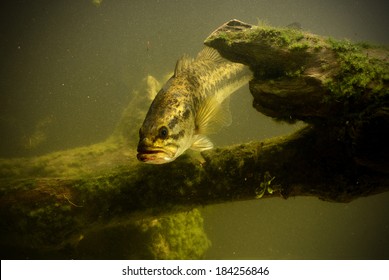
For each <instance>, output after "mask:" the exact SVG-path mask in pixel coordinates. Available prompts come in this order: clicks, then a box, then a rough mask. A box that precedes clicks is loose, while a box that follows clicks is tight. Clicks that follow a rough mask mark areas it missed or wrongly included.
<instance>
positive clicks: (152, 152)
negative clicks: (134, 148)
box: [136, 147, 174, 164]
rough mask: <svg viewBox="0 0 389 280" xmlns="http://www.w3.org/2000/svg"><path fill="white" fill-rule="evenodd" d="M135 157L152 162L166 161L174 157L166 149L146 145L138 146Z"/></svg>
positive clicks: (160, 162)
mask: <svg viewBox="0 0 389 280" xmlns="http://www.w3.org/2000/svg"><path fill="white" fill-rule="evenodd" d="M136 157H137V158H138V160H139V161H142V162H145V163H152V164H162V163H167V162H169V161H172V160H173V159H174V156H173V155H172V153H170V152H168V151H165V150H163V149H154V148H146V147H138V154H137V156H136Z"/></svg>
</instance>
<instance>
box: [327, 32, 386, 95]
mask: <svg viewBox="0 0 389 280" xmlns="http://www.w3.org/2000/svg"><path fill="white" fill-rule="evenodd" d="M327 42H328V43H329V45H330V46H331V48H332V50H333V51H334V52H335V54H336V57H337V59H338V67H339V70H338V72H337V74H336V75H335V76H334V77H332V78H329V79H328V80H327V81H325V86H326V87H327V89H328V90H329V91H330V92H331V93H332V96H331V97H330V98H332V99H335V100H337V101H344V100H346V99H349V98H361V97H362V95H367V94H374V95H375V97H373V98H381V97H383V96H385V95H387V94H388V93H389V90H388V88H387V84H388V83H389V63H388V62H387V61H386V60H381V59H378V58H376V57H371V56H369V52H368V51H367V49H369V47H370V46H369V45H367V44H366V43H363V44H352V43H350V42H349V41H346V40H334V39H332V38H329V39H328V40H327Z"/></svg>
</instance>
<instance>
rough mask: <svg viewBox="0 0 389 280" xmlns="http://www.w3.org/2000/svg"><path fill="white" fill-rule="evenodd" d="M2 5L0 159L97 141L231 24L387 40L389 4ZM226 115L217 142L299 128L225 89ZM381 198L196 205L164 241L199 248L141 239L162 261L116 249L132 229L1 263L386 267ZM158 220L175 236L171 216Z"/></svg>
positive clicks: (386, 226) (386, 225)
mask: <svg viewBox="0 0 389 280" xmlns="http://www.w3.org/2000/svg"><path fill="white" fill-rule="evenodd" d="M1 6H2V7H1V9H0V10H1V13H2V16H1V20H2V24H1V27H0V28H1V34H3V35H2V36H1V39H0V40H1V44H0V48H1V52H0V56H1V61H2V65H3V67H2V68H1V70H0V71H1V77H2V78H1V80H0V87H1V94H0V130H1V135H2V137H1V138H0V157H1V158H3V159H10V158H19V157H36V156H40V155H45V154H48V153H51V152H55V151H61V150H67V149H72V148H76V147H81V146H89V145H92V144H94V143H100V142H102V141H104V140H105V139H107V138H108V137H109V136H110V135H111V134H112V133H113V131H114V129H115V126H116V124H117V122H118V121H119V119H120V117H121V114H122V112H123V110H125V108H126V107H127V106H128V104H129V102H130V101H131V97H132V94H134V92H135V91H136V90H139V87H140V86H141V85H142V81H144V79H145V78H146V77H147V76H148V75H152V76H153V77H156V78H157V79H158V80H160V81H162V80H163V77H165V76H166V75H167V74H168V73H171V72H172V71H173V69H174V66H175V63H176V60H177V59H178V58H179V57H181V56H182V55H183V54H185V53H186V54H189V55H191V56H195V55H196V54H197V53H198V52H199V51H200V50H201V48H202V42H203V40H204V39H205V38H206V37H207V36H208V35H209V34H210V33H211V32H212V31H213V30H214V29H216V28H217V27H218V26H220V25H221V24H223V23H224V22H226V21H228V20H230V19H233V18H237V19H240V20H242V21H244V22H249V23H253V24H257V23H261V22H265V23H266V24H269V25H272V26H287V25H288V24H290V23H293V22H299V23H300V25H301V26H302V28H303V29H304V30H308V31H309V32H312V33H314V34H318V35H321V36H331V37H334V38H336V39H342V38H347V39H350V40H351V41H355V42H357V41H367V42H370V43H373V44H382V45H388V44H389V35H388V34H389V22H388V21H389V19H388V18H387V16H386V13H387V11H388V10H389V9H388V8H389V7H388V4H387V3H385V2H382V1H369V2H367V1H365V2H363V1H362V2H361V1H329V2H328V1H327V2H325V3H324V2H322V1H293V2H292V1H290V3H289V2H286V1H271V2H270V1H239V2H238V3H237V2H236V1H212V2H211V3H209V1H108V0H105V1H82V2H81V1H78V2H74V3H68V2H67V1H55V2H52V1H33V2H32V1H19V2H17V3H15V2H13V1H5V2H4V1H3V2H2V4H1ZM230 107H231V113H232V118H233V122H232V124H231V125H230V126H229V127H227V128H224V129H223V130H222V131H220V132H219V133H218V134H215V135H211V138H212V140H213V142H214V144H215V146H225V145H229V144H235V143H244V142H249V141H254V140H262V139H266V138H270V137H274V136H278V135H285V134H288V133H291V132H293V131H296V130H297V129H298V128H301V127H303V126H304V124H303V123H297V124H294V125H290V124H285V123H278V122H275V121H273V120H272V119H270V118H268V117H266V116H263V115H262V114H260V113H258V112H257V111H255V110H254V109H253V108H252V97H251V95H250V92H249V90H248V86H246V87H244V88H242V89H240V90H239V91H238V92H236V93H234V95H233V96H232V97H231V100H230ZM145 113H146V112H145ZM136 141H137V139H136ZM129 149H130V147H129ZM274 160H277V159H274ZM5 179H6V178H5ZM20 179H23V178H20ZM166 187H168V186H166ZM388 202H389V194H388V193H383V194H379V195H375V196H370V197H364V198H359V199H357V200H355V201H352V202H350V203H346V204H343V203H330V202H324V201H320V200H318V199H317V198H315V197H295V198H293V197H292V198H289V199H287V200H284V199H281V198H272V199H263V200H253V201H242V202H231V203H225V204H218V205H212V206H206V207H201V208H199V212H197V211H194V212H193V213H191V214H190V219H189V218H188V217H187V216H178V217H177V220H180V221H181V224H180V225H181V226H182V227H184V232H185V234H187V235H180V233H179V232H178V231H177V232H171V236H173V237H174V238H173V239H174V240H175V241H177V242H183V241H182V240H185V238H187V236H189V235H190V234H192V235H195V236H196V238H197V239H196V240H197V242H198V243H193V244H186V245H185V246H186V247H185V248H190V247H196V248H197V250H192V251H191V250H189V249H187V250H186V251H185V252H184V253H182V254H180V253H177V252H176V253H172V254H167V253H166V250H167V249H166V248H167V247H169V246H170V248H171V249H172V248H179V245H177V244H175V245H174V246H173V245H172V244H171V243H169V242H173V243H174V241H163V240H164V239H163V238H161V237H158V234H157V233H156V232H152V233H150V236H148V238H151V239H154V241H155V240H156V239H157V241H159V242H156V243H154V244H157V245H158V246H159V247H158V246H157V245H155V246H157V247H158V248H159V249H158V250H159V254H157V255H152V254H149V255H147V254H146V253H142V252H140V250H144V249H143V247H141V246H139V247H137V246H133V245H131V242H130V241H131V240H129V241H128V243H124V242H123V240H125V237H126V235H131V233H132V234H133V235H135V233H134V232H135V231H134V229H133V228H131V227H130V226H127V227H125V226H123V227H118V228H115V229H112V230H110V231H105V232H97V233H91V234H89V235H87V234H86V235H85V236H83V238H82V240H80V241H79V245H78V247H77V249H76V251H77V252H75V251H73V249H69V250H68V251H66V250H62V251H60V252H57V253H47V254H45V253H42V252H39V253H37V252H35V251H33V250H32V251H28V250H23V249H20V251H12V252H11V251H9V250H11V249H12V246H9V247H8V246H6V247H5V248H2V250H1V251H2V254H4V257H3V258H69V257H76V258H92V259H93V258H142V257H144V258H150V257H153V256H157V257H160V258H164V257H165V258H168V257H172V258H182V257H186V258H205V259H388V257H389V253H388V252H389V250H388V249H389V241H388V239H387V236H389V219H388V206H387V204H388ZM183 221H186V222H183ZM154 222H155V223H157V222H156V221H154ZM150 223H152V221H150ZM161 223H163V226H164V227H165V229H171V228H175V226H174V224H172V223H173V222H172V220H165V221H163V222H161ZM202 227H203V229H202ZM158 238H160V239H158ZM173 239H172V240H173ZM2 244H4V242H2ZM125 246H128V249H127V250H126V249H123V247H125ZM7 250H8V251H7ZM137 250H139V251H137ZM156 250H157V249H156ZM158 250H157V251H158ZM172 250H173V249H172Z"/></svg>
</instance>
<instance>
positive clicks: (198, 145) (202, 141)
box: [190, 135, 213, 151]
mask: <svg viewBox="0 0 389 280" xmlns="http://www.w3.org/2000/svg"><path fill="white" fill-rule="evenodd" d="M195 137H196V139H195V141H194V142H193V144H192V146H191V147H190V148H191V149H192V150H196V151H205V150H209V149H212V148H213V143H212V142H211V140H209V138H208V137H207V136H204V135H196V136H195Z"/></svg>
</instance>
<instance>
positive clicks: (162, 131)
mask: <svg viewBox="0 0 389 280" xmlns="http://www.w3.org/2000/svg"><path fill="white" fill-rule="evenodd" d="M168 135H169V130H168V129H167V127H166V126H161V127H160V128H159V130H158V137H159V138H161V139H166V138H167V137H168Z"/></svg>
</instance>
